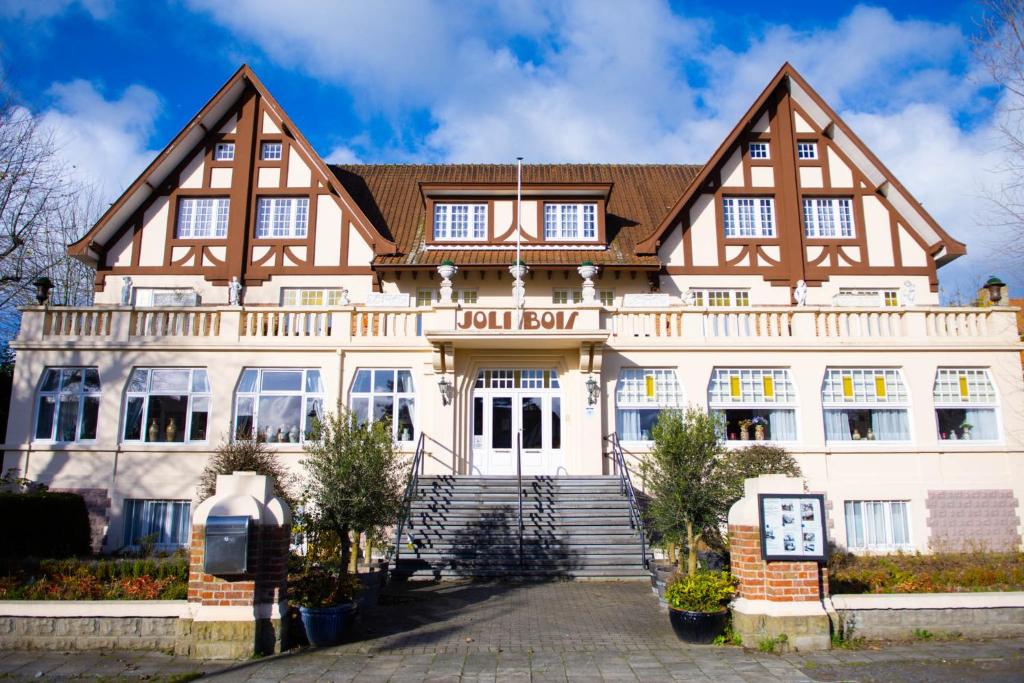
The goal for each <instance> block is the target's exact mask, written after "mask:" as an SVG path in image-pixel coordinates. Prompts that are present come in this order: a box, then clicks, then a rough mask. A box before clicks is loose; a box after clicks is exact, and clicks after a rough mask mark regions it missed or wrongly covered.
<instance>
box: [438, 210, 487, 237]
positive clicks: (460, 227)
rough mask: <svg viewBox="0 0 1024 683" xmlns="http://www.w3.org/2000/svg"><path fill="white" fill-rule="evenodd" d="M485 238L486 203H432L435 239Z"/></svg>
mask: <svg viewBox="0 0 1024 683" xmlns="http://www.w3.org/2000/svg"><path fill="white" fill-rule="evenodd" d="M486 238H487V205H486V204H461V203H460V204H456V203H449V202H445V203H438V204H434V239H435V240H451V241H462V240H483V239H486Z"/></svg>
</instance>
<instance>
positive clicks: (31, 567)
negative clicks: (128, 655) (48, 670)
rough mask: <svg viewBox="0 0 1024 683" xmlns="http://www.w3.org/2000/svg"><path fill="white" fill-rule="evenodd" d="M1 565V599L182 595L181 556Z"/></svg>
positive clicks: (184, 586) (184, 593)
mask: <svg viewBox="0 0 1024 683" xmlns="http://www.w3.org/2000/svg"><path fill="white" fill-rule="evenodd" d="M0 570H2V572H3V576H0V599H4V600H157V599H159V600H182V599H184V598H185V597H186V596H187V593H188V565H187V563H186V561H185V559H184V557H175V558H172V559H168V560H153V559H145V560H131V559H128V560H124V559H99V560H76V559H62V560H42V561H39V560H31V559H29V560H17V561H15V560H8V561H6V562H4V563H3V565H2V567H0Z"/></svg>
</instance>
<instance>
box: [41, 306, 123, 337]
mask: <svg viewBox="0 0 1024 683" xmlns="http://www.w3.org/2000/svg"><path fill="white" fill-rule="evenodd" d="M25 313H26V315H27V314H28V311H26V312H25ZM111 313H112V312H111V311H110V310H109V309H102V308H48V309H45V310H44V311H43V321H42V322H43V336H45V337H109V336H110V320H111V317H112V316H111Z"/></svg>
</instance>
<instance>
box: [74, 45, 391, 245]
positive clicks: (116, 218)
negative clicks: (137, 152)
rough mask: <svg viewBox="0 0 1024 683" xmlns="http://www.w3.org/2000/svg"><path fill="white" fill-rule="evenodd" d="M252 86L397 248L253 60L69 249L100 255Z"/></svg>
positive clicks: (362, 221)
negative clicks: (308, 137)
mask: <svg viewBox="0 0 1024 683" xmlns="http://www.w3.org/2000/svg"><path fill="white" fill-rule="evenodd" d="M250 86H251V87H253V88H255V89H256V91H257V92H258V93H259V95H260V97H261V98H262V99H263V101H264V102H265V104H266V106H267V107H269V108H270V109H271V110H272V111H274V113H275V114H277V115H278V116H279V117H280V119H281V121H282V122H284V126H285V130H286V132H287V133H289V134H290V135H291V136H292V137H293V138H294V139H295V141H296V142H297V143H298V144H299V146H300V147H302V148H303V150H304V151H305V152H306V153H307V154H308V155H309V158H310V159H311V160H312V161H313V165H314V177H316V175H318V174H319V176H320V180H322V181H323V182H324V183H325V184H326V185H327V186H328V187H330V188H331V190H332V191H333V192H335V193H336V194H338V195H339V196H340V197H341V198H342V201H344V202H345V203H346V204H348V205H349V207H350V209H351V210H352V213H353V218H354V221H355V223H356V224H357V225H358V227H359V229H360V232H362V233H363V235H364V236H365V237H366V238H367V241H369V242H370V243H371V244H372V245H373V247H374V251H375V253H377V254H383V253H392V252H394V249H395V245H394V243H393V242H391V241H390V240H389V239H387V237H385V236H384V235H382V234H380V233H378V232H377V231H376V230H375V229H374V226H373V224H372V223H371V222H370V221H369V219H367V217H366V215H365V214H363V212H362V211H361V209H360V208H359V205H358V204H357V203H356V202H354V201H353V200H352V198H351V197H350V196H349V195H348V192H347V191H346V190H345V188H344V186H343V185H342V184H341V183H340V182H338V179H337V178H336V177H335V175H334V173H332V172H331V171H330V169H329V168H328V167H327V164H325V163H324V162H323V160H322V159H321V158H320V156H319V155H318V154H317V153H316V150H315V149H314V148H313V146H312V145H310V144H309V142H308V141H307V140H306V138H305V137H304V136H303V135H302V132H301V131H300V130H299V128H298V127H297V126H296V125H295V124H294V123H293V122H292V120H291V118H289V116H288V114H287V113H286V112H285V111H284V109H283V108H281V106H280V105H279V104H278V103H277V100H275V99H274V98H273V96H272V95H271V94H270V92H269V91H268V90H267V88H266V87H265V86H264V85H263V83H262V82H261V81H260V79H259V78H258V77H257V76H256V74H255V73H254V72H253V70H252V69H251V68H249V65H248V64H243V65H242V66H241V67H240V68H239V69H238V71H236V72H235V73H234V74H232V75H231V77H230V78H229V79H228V80H227V82H226V83H224V85H223V86H221V87H220V89H219V90H217V92H216V93H215V94H214V95H213V97H211V98H210V100H209V101H208V102H207V103H206V104H205V105H203V108H202V109H200V110H199V113H197V114H196V115H195V116H194V117H192V119H191V120H190V121H189V122H188V123H187V124H185V127H184V128H182V129H181V131H179V132H178V134H177V135H176V136H174V139H173V140H171V142H170V143H169V144H168V145H167V146H166V147H165V148H164V150H163V151H162V152H160V154H158V155H157V157H156V158H155V159H154V160H153V161H152V163H150V164H149V166H147V167H146V170H144V171H143V172H142V174H141V175H140V176H139V177H138V178H136V180H135V182H133V183H132V184H131V185H130V186H129V187H128V189H127V190H125V191H124V193H123V194H122V195H121V196H120V198H118V200H117V201H115V202H114V203H113V204H111V206H110V208H109V209H107V211H106V212H105V213H104V214H103V215H102V216H101V217H100V219H99V221H97V222H96V225H94V226H93V227H92V229H91V230H89V232H88V233H86V234H85V236H84V237H82V238H81V239H80V240H78V241H77V242H74V243H73V244H70V245H68V253H69V254H71V255H72V256H75V257H77V258H80V259H82V260H84V261H86V262H89V263H93V264H94V263H95V262H96V260H97V258H98V257H99V252H100V250H101V248H102V247H103V246H106V243H107V241H108V240H109V239H110V237H111V236H112V235H113V234H114V233H115V232H116V231H117V230H118V228H119V227H120V226H121V225H122V224H123V222H124V221H126V220H128V219H129V218H130V217H131V215H132V214H133V213H134V212H135V211H136V210H138V208H139V207H140V206H142V205H143V203H145V201H146V200H147V199H149V197H150V196H151V195H152V194H153V192H154V191H155V190H156V188H159V187H160V186H161V185H162V184H163V183H164V182H166V181H167V179H168V176H169V175H170V174H171V173H172V172H173V170H174V169H175V168H176V167H178V165H179V164H181V163H182V162H183V161H184V160H185V159H186V158H187V157H188V156H189V155H191V154H192V153H193V152H194V150H195V149H196V146H197V145H199V144H201V143H202V141H203V139H204V138H205V137H206V136H207V134H208V133H209V131H211V130H213V129H214V126H215V125H216V123H217V122H218V121H220V120H221V119H222V118H223V117H224V115H225V114H227V113H228V112H229V111H230V110H231V108H232V107H233V106H234V105H235V104H236V103H237V102H238V100H239V99H240V98H241V97H242V95H243V94H244V93H245V91H246V88H247V87H250Z"/></svg>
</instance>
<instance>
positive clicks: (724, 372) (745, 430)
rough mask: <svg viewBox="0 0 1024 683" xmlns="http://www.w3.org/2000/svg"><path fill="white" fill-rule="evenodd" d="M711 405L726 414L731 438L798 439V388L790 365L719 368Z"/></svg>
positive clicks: (714, 373) (713, 380) (714, 374)
mask: <svg viewBox="0 0 1024 683" xmlns="http://www.w3.org/2000/svg"><path fill="white" fill-rule="evenodd" d="M708 407H709V408H710V409H711V410H712V411H716V412H718V413H719V414H721V415H722V416H723V417H724V419H725V437H726V439H728V440H729V441H736V440H740V441H742V440H743V439H744V435H746V438H747V439H754V438H756V436H757V435H761V437H762V438H763V439H764V440H768V441H796V438H797V432H796V391H795V389H794V388H793V380H792V378H791V377H790V374H789V370H788V369H786V368H773V369H762V368H715V369H714V370H713V371H712V372H711V382H710V383H709V384H708ZM758 426H760V429H758V428H757V427H758Z"/></svg>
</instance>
